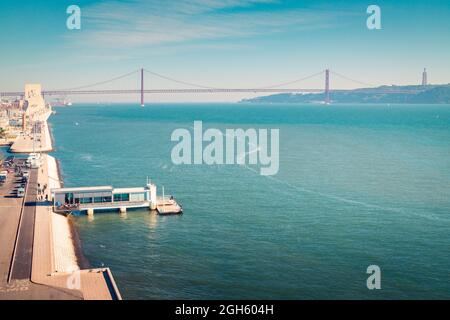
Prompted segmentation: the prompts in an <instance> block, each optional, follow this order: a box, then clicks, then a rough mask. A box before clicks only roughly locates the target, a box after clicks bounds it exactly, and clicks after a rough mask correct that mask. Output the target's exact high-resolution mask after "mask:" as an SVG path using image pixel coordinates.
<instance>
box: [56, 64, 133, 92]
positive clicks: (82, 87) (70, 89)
mask: <svg viewBox="0 0 450 320" xmlns="http://www.w3.org/2000/svg"><path fill="white" fill-rule="evenodd" d="M137 72H139V69H136V70H134V71H131V72H128V73H126V74H123V75H120V76H118V77H115V78H112V79H108V80H104V81H100V82H96V83H91V84H88V85H84V86H79V87H75V88H68V89H62V90H58V91H72V90H81V89H86V88H91V87H95V86H99V85H102V84H106V83H110V82H113V81H116V80H120V79H123V78H126V77H128V76H130V75H132V74H134V73H137Z"/></svg>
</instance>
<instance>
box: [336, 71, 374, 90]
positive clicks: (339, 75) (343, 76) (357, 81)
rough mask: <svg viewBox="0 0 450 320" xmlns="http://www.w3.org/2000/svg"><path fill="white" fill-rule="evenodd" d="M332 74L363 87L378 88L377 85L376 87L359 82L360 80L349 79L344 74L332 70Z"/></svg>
mask: <svg viewBox="0 0 450 320" xmlns="http://www.w3.org/2000/svg"><path fill="white" fill-rule="evenodd" d="M330 72H331V73H332V74H334V75H336V76H338V77H341V78H343V79H346V80H349V81H352V82H355V83H358V84H362V85H363V86H369V87H376V86H377V85H375V84H373V83H367V82H362V81H359V80H355V79H352V78H349V77H347V76H345V75H343V74H340V73H337V72H335V71H333V70H330Z"/></svg>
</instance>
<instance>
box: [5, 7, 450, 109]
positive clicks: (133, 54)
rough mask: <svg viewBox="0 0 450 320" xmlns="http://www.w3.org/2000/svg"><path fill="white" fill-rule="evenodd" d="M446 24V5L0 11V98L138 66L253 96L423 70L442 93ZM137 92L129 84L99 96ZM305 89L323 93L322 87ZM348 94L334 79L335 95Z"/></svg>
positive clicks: (409, 80)
mask: <svg viewBox="0 0 450 320" xmlns="http://www.w3.org/2000/svg"><path fill="white" fill-rule="evenodd" d="M71 4H76V5H78V6H79V7H80V8H81V11H82V28H81V30H68V29H67V28H66V19H67V16H68V15H67V14H66V8H67V7H68V6H69V5H71ZM370 4H376V5H378V6H380V8H381V13H382V29H381V30H368V29H367V27H366V19H367V17H368V14H367V13H366V8H367V7H368V6H369V5H370ZM449 17H450V4H449V2H448V1H403V0H397V1H319V0H317V1H281V0H280V1H277V0H273V1H272V0H222V1H214V0H192V1H181V0H180V1H176V0H173V1H153V0H127V1H94V0H82V1H80V0H72V1H65V0H60V1H39V0H34V1H30V0H25V1H12V0H2V1H1V4H0V30H1V38H0V39H1V42H2V46H1V48H2V49H1V50H0V74H1V77H0V89H1V90H17V89H22V88H23V85H24V83H26V82H29V83H30V82H38V83H42V84H43V86H44V88H46V89H58V88H70V87H76V86H80V85H83V84H89V83H94V82H97V81H101V80H105V79H108V78H112V77H115V76H117V75H120V74H123V73H126V72H129V71H132V70H135V69H138V68H140V67H145V68H146V69H149V70H152V71H155V72H158V73H161V74H164V75H167V76H170V77H173V78H177V79H180V80H184V81H189V82H195V83H200V84H206V85H208V86H213V87H262V86H266V85H270V84H273V83H280V82H285V81H289V80H293V79H297V78H301V77H303V76H307V75H310V74H313V73H316V72H318V71H320V70H323V69H325V68H331V69H333V70H335V71H337V72H339V73H341V74H345V75H346V76H348V77H351V78H353V79H358V80H360V81H363V82H367V83H373V84H375V85H378V84H393V83H395V84H416V83H419V82H420V76H421V72H422V69H423V67H427V69H428V71H429V80H430V82H431V83H449V82H450V59H449V56H450V40H449V39H450V19H449ZM146 82H147V84H148V85H147V86H146V87H147V88H150V87H151V88H174V87H180V85H176V84H172V83H170V82H167V81H165V80H162V79H158V78H156V77H147V78H146ZM136 86H137V78H136V77H135V78H130V79H128V78H127V79H123V80H120V81H118V82H117V83H113V84H111V85H108V86H103V87H99V88H115V87H125V88H135V87H136ZM302 86H303V87H307V88H308V87H309V88H313V87H323V79H322V78H320V77H318V78H315V79H312V80H311V81H308V82H305V83H304V84H302ZM357 86H358V85H357V84H356V83H352V82H350V81H347V80H344V79H338V78H332V87H333V88H353V87H357ZM241 97H242V95H233V96H223V95H216V96H214V97H211V96H197V97H192V96H176V97H167V96H160V97H159V96H158V97H152V98H154V99H155V100H158V101H179V100H183V101H184V100H186V101H187V100H202V101H206V100H227V101H228V100H233V99H239V98H241ZM74 99H76V98H74Z"/></svg>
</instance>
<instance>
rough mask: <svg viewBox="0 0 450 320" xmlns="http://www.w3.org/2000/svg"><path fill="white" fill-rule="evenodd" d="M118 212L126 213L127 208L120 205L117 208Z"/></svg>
mask: <svg viewBox="0 0 450 320" xmlns="http://www.w3.org/2000/svg"><path fill="white" fill-rule="evenodd" d="M119 212H120V213H127V208H126V207H120V208H119Z"/></svg>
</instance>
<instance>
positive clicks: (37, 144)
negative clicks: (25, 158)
mask: <svg viewBox="0 0 450 320" xmlns="http://www.w3.org/2000/svg"><path fill="white" fill-rule="evenodd" d="M50 115H51V111H46V112H45V113H44V114H42V115H40V116H39V117H38V119H39V125H36V130H35V133H34V134H33V133H32V131H31V129H29V130H27V132H25V133H24V134H22V135H20V136H19V137H18V138H17V139H16V140H15V141H14V143H13V144H12V146H11V148H10V151H11V152H14V153H32V152H50V151H52V150H53V145H52V138H51V134H50V129H49V127H48V123H47V119H48V118H49V117H50Z"/></svg>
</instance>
